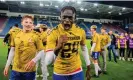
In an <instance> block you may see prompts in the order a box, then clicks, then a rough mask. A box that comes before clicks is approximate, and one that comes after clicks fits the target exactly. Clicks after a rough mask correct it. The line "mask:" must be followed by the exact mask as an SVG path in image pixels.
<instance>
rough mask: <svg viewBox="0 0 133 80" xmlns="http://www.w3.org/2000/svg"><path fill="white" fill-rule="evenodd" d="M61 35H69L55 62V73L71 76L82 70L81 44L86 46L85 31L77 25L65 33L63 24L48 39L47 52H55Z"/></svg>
mask: <svg viewBox="0 0 133 80" xmlns="http://www.w3.org/2000/svg"><path fill="white" fill-rule="evenodd" d="M61 35H67V37H68V41H67V42H66V43H64V44H63V47H62V49H61V50H60V52H59V54H58V56H57V57H56V60H55V62H54V72H55V73H57V74H71V73H74V72H76V71H78V70H80V69H81V60H80V54H79V47H80V44H86V35H85V31H84V30H83V29H81V28H80V27H78V26H76V25H75V24H73V25H72V28H71V29H70V30H69V31H65V30H64V28H63V27H62V24H59V25H58V26H57V27H56V28H54V29H53V30H52V31H51V33H50V35H48V37H47V45H46V50H47V51H49V50H54V49H55V47H56V45H57V41H58V39H59V38H60V36H61Z"/></svg>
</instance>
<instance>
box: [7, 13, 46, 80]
mask: <svg viewBox="0 0 133 80" xmlns="http://www.w3.org/2000/svg"><path fill="white" fill-rule="evenodd" d="M33 21H34V18H33V17H32V16H30V15H25V16H24V17H23V18H22V20H21V24H22V26H23V29H22V31H20V32H19V33H18V34H17V35H16V37H15V38H13V40H12V42H11V50H10V53H9V57H8V60H7V63H6V66H5V69H4V75H5V76H8V70H9V66H10V64H11V62H12V61H13V68H12V71H11V76H10V80H27V79H28V80H34V79H35V70H36V69H35V62H36V61H37V60H36V59H34V57H35V55H36V52H37V51H39V53H38V55H39V54H44V50H43V45H42V41H41V39H40V38H39V37H38V36H37V35H36V34H35V33H33V32H32V29H33Z"/></svg>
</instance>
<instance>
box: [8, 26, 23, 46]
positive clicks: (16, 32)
mask: <svg viewBox="0 0 133 80" xmlns="http://www.w3.org/2000/svg"><path fill="white" fill-rule="evenodd" d="M20 31H21V29H20V28H18V27H13V28H12V29H10V31H9V32H8V34H10V37H9V46H10V45H11V41H12V40H13V38H14V37H15V36H16V35H17V34H18V33H19V32H20Z"/></svg>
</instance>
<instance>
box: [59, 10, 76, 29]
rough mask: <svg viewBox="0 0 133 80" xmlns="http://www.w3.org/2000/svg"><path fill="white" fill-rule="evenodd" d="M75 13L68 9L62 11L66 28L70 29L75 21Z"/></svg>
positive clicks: (62, 19)
mask: <svg viewBox="0 0 133 80" xmlns="http://www.w3.org/2000/svg"><path fill="white" fill-rule="evenodd" d="M74 19H75V14H74V13H73V12H72V10H68V9H66V10H65V11H64V12H61V23H62V25H63V27H64V29H65V30H69V29H70V28H71V27H72V24H73V23H74Z"/></svg>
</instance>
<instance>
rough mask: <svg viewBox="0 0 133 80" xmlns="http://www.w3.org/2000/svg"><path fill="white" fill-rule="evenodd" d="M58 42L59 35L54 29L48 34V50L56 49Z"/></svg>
mask: <svg viewBox="0 0 133 80" xmlns="http://www.w3.org/2000/svg"><path fill="white" fill-rule="evenodd" d="M56 42H57V36H56V33H55V32H54V31H52V32H51V33H50V34H49V35H48V36H47V45H46V51H49V50H54V49H55V46H56Z"/></svg>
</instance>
